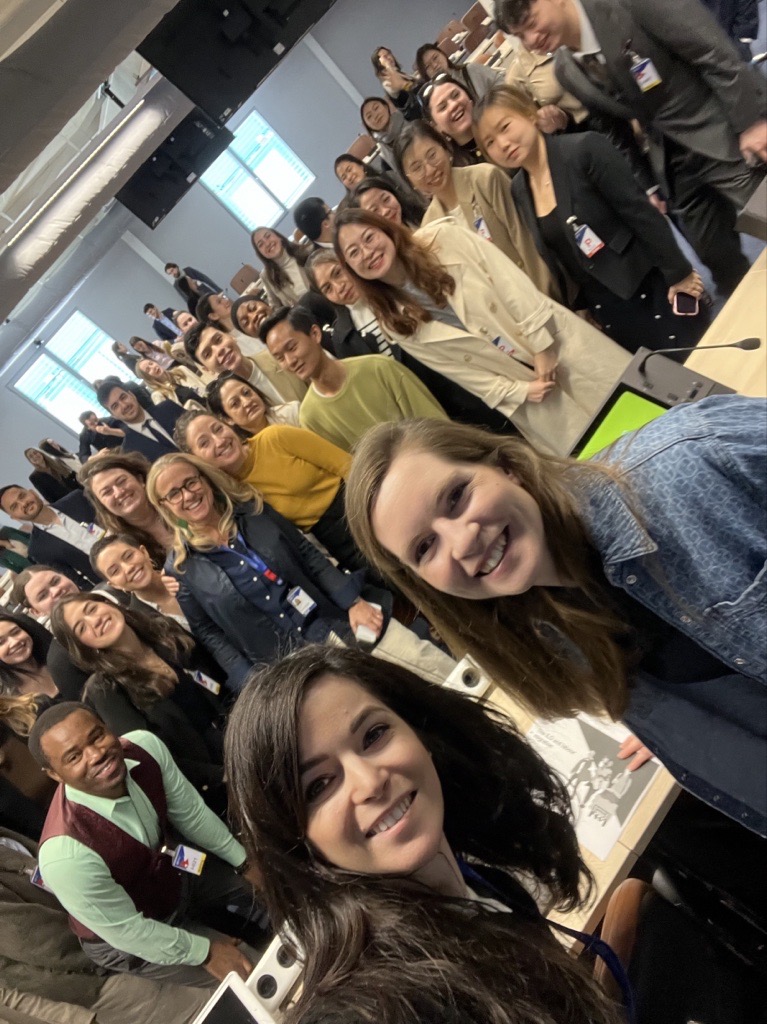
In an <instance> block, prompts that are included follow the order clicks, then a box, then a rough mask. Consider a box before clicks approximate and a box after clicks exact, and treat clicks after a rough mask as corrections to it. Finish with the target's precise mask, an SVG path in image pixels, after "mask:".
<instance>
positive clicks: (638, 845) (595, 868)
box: [488, 686, 679, 946]
mask: <svg viewBox="0 0 767 1024" xmlns="http://www.w3.org/2000/svg"><path fill="white" fill-rule="evenodd" d="M488 700H489V701H490V702H491V703H492V704H494V705H495V706H496V707H498V708H500V709H501V710H502V711H504V712H505V713H506V714H507V715H508V716H509V717H510V718H511V719H512V720H513V721H514V722H515V723H516V725H517V727H518V728H519V730H520V732H522V733H523V734H524V733H527V731H528V730H529V729H530V727H531V726H532V724H533V717H532V716H531V715H530V714H528V712H526V711H525V710H524V709H523V708H521V707H520V706H519V705H518V704H517V703H516V702H515V701H514V700H513V698H511V697H509V696H508V695H507V694H506V693H504V692H503V690H501V689H500V688H499V687H497V686H495V687H493V689H492V690H490V691H489V692H488ZM640 771H641V769H640ZM678 793H679V786H678V785H677V784H676V782H675V781H674V779H673V777H672V776H671V774H670V773H669V772H667V771H666V769H665V768H661V769H660V770H659V771H658V773H657V775H656V777H655V778H654V779H653V781H652V782H651V784H650V786H649V788H648V790H647V792H646V793H645V794H644V796H643V798H642V800H641V802H640V803H639V805H638V806H637V808H636V810H635V811H634V814H633V816H632V817H631V819H630V821H629V822H628V825H627V826H626V828H625V829H624V830H623V832H622V834H621V836H620V839H619V840H618V842H617V843H616V844H615V846H614V847H613V848H612V850H611V851H610V853H609V855H608V857H607V859H606V860H600V859H599V858H598V857H596V856H594V854H592V853H591V852H590V851H589V850H585V849H583V850H582V854H583V859H584V861H585V862H586V865H587V866H588V868H589V870H590V871H591V873H592V875H593V876H594V891H593V893H592V897H591V901H590V902H589V903H588V905H587V906H584V907H581V908H579V909H578V910H573V911H571V912H570V913H568V914H562V913H559V912H556V911H554V912H552V913H550V914H549V915H548V916H549V917H550V918H551V919H552V920H554V921H559V922H561V923H562V924H566V925H567V926H568V927H569V928H576V929H578V931H585V932H590V931H593V930H594V929H595V928H596V926H597V925H598V924H599V922H600V921H601V920H602V918H603V917H604V914H605V910H606V909H607V904H608V902H609V900H610V897H611V896H612V894H613V892H614V891H615V889H616V888H617V887H618V886H619V885H620V883H621V882H622V881H623V880H624V879H625V878H627V877H628V875H629V873H630V871H631V869H632V868H633V867H634V865H635V864H636V862H637V860H638V858H639V856H640V855H641V853H642V852H643V851H644V849H645V847H646V846H647V844H648V843H649V842H650V840H651V839H652V837H653V836H654V835H655V832H656V830H657V828H658V826H659V825H660V823H661V822H662V821H663V819H664V817H665V816H666V813H667V811H668V809H669V808H670V807H671V805H672V804H673V802H674V800H675V799H676V796H677V794H678ZM559 938H562V939H563V943H564V945H567V946H573V945H575V943H574V942H573V940H568V939H567V938H566V937H563V936H559Z"/></svg>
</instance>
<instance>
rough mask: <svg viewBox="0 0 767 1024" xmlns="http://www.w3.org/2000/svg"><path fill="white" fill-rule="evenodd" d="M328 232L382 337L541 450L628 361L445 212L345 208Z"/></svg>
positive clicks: (581, 418) (571, 430)
mask: <svg viewBox="0 0 767 1024" xmlns="http://www.w3.org/2000/svg"><path fill="white" fill-rule="evenodd" d="M335 241H336V253H337V254H338V256H339V258H340V260H341V262H342V264H343V265H344V266H345V267H347V269H348V270H349V272H350V273H351V275H352V277H353V279H354V280H355V282H356V283H357V286H358V288H359V290H360V293H361V295H362V297H363V299H364V300H365V301H366V302H367V303H368V305H369V306H370V307H371V309H372V310H373V312H374V314H375V316H376V319H377V320H378V322H379V324H380V325H381V327H382V328H383V330H384V331H385V332H386V334H387V336H388V337H389V340H390V341H395V342H397V343H398V344H399V345H400V347H401V348H402V349H404V350H405V351H406V352H410V353H412V355H413V356H414V357H415V358H416V359H419V360H420V361H421V362H422V363H425V364H426V365H427V366H429V367H430V368H431V369H433V370H436V371H437V372H438V373H441V374H443V375H444V376H445V377H447V378H449V379H450V380H452V381H454V382H455V383H456V384H458V385H460V386H461V387H463V388H465V389H466V390H467V391H470V392H471V393H472V394H473V395H475V396H476V397H477V398H479V399H481V400H482V401H483V402H484V403H485V404H486V405H487V406H488V407H489V408H490V409H493V410H495V411H496V412H498V413H500V414H502V415H504V416H506V417H507V418H508V419H510V420H511V422H512V423H513V424H514V426H515V427H516V428H517V430H518V431H519V432H520V433H521V434H522V435H523V436H524V437H526V438H527V440H528V441H530V443H531V444H533V445H536V446H538V447H540V448H541V449H542V450H545V451H552V452H556V453H558V454H565V453H567V452H568V451H569V450H570V448H571V447H572V445H573V444H574V443H575V441H576V439H577V438H578V437H580V435H581V433H582V432H583V430H584V429H585V428H586V425H587V424H588V422H589V421H590V419H591V417H592V416H593V415H594V413H595V412H596V411H597V409H598V408H599V407H600V406H601V404H602V402H603V401H604V400H605V399H606V398H607V396H608V394H610V392H611V391H612V389H613V387H614V385H615V382H616V380H617V379H618V378H619V377H620V375H621V373H622V372H623V370H624V369H625V367H626V366H627V365H628V362H629V355H628V353H627V352H624V351H623V349H621V348H619V347H618V346H617V345H616V344H615V343H614V342H612V341H610V339H609V338H606V337H605V336H604V335H602V334H600V332H599V331H597V330H596V329H595V328H594V327H592V326H591V325H590V324H588V323H586V322H585V321H584V320H581V319H580V318H579V317H577V316H576V315H575V314H574V313H571V312H570V310H568V309H565V308H564V306H560V305H559V304H558V303H556V302H554V301H553V300H552V299H550V298H548V296H546V295H544V294H543V293H542V292H539V291H538V290H537V289H536V287H535V285H534V284H533V283H532V281H531V280H530V278H529V277H527V275H526V274H525V273H524V272H523V271H522V270H521V269H520V268H519V267H517V266H516V265H515V264H514V263H513V262H512V261H511V260H509V259H507V257H506V256H504V254H503V253H502V252H501V251H500V249H498V248H497V247H496V246H494V245H492V244H491V243H490V242H488V241H486V240H485V239H483V238H480V237H479V236H478V235H477V234H475V232H473V231H470V230H469V229H468V228H465V227H462V226H460V225H459V224H458V223H457V222H456V221H455V220H453V219H452V218H444V219H443V220H440V221H435V222H434V223H433V224H429V225H427V226H426V227H424V228H419V229H418V231H416V232H410V231H408V230H407V228H405V227H403V226H402V225H398V224H393V223H392V222H391V221H387V220H384V219H383V218H381V217H376V216H375V214H372V213H367V212H365V211H364V210H344V211H343V212H342V213H339V214H338V216H337V217H336V223H335Z"/></svg>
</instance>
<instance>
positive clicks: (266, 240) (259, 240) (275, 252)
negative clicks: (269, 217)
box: [253, 228, 283, 260]
mask: <svg viewBox="0 0 767 1024" xmlns="http://www.w3.org/2000/svg"><path fill="white" fill-rule="evenodd" d="M253 244H254V245H255V247H256V250H257V251H258V253H259V255H261V256H263V257H264V258H265V259H267V260H276V259H277V258H278V257H279V256H280V255H281V254H282V250H283V244H282V239H281V238H280V236H279V235H277V234H275V232H274V231H270V230H269V228H261V229H260V230H259V231H256V233H255V234H254V235H253Z"/></svg>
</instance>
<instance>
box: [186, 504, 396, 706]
mask: <svg viewBox="0 0 767 1024" xmlns="http://www.w3.org/2000/svg"><path fill="white" fill-rule="evenodd" d="M235 524H236V526H237V529H238V530H239V531H240V533H241V534H242V536H243V537H244V539H245V541H246V543H247V544H248V545H249V547H251V548H252V549H253V550H254V551H257V552H258V553H259V555H260V556H261V557H262V558H263V559H264V561H265V562H266V563H267V565H269V566H271V567H272V568H273V569H274V571H275V572H278V573H279V574H280V575H281V576H282V577H283V578H284V579H286V580H289V581H290V582H291V584H293V585H295V586H299V587H303V589H304V590H305V591H306V592H307V593H308V594H309V595H310V596H311V597H312V598H313V599H314V600H315V601H316V602H317V615H318V616H321V617H323V618H326V619H335V620H338V621H339V626H338V630H337V631H338V632H339V633H341V634H343V633H344V631H346V633H347V634H348V635H347V636H345V637H344V639H348V640H350V641H351V637H352V634H351V630H349V628H348V622H347V623H346V624H344V623H343V621H342V620H344V619H346V611H345V610H346V609H348V608H349V607H350V606H351V605H352V604H353V602H354V601H355V600H356V598H357V597H359V596H361V595H362V594H364V595H366V596H367V595H369V599H370V600H371V601H375V602H376V603H378V604H380V605H381V606H382V608H383V611H384V617H385V620H386V617H387V616H388V614H390V612H391V604H392V602H391V595H390V594H388V592H387V591H385V590H380V589H379V588H376V587H370V586H365V585H364V580H363V575H362V573H354V574H353V575H350V574H348V573H345V572H342V571H341V570H340V569H337V568H336V567H335V565H333V563H332V562H331V561H330V560H329V559H328V558H326V557H325V556H324V555H323V554H322V553H321V552H320V551H319V550H318V549H317V548H316V547H315V546H314V545H313V544H312V543H311V542H310V541H309V540H307V539H306V537H304V535H303V534H302V533H301V531H300V530H298V529H297V528H296V527H295V526H294V525H293V524H292V523H290V522H288V520H287V519H285V518H283V516H281V515H279V513H277V512H275V511H274V509H273V508H270V506H269V505H264V510H263V512H261V513H254V512H253V506H252V505H251V504H246V505H240V506H238V507H237V508H236V510H235ZM166 569H167V571H168V572H171V573H173V574H174V575H175V576H176V578H177V579H178V581H179V583H180V589H179V592H178V602H179V604H180V605H181V607H182V608H183V610H184V614H185V615H186V617H187V619H188V620H189V626H190V628H191V630H192V634H193V636H194V637H195V638H196V639H197V640H199V641H201V642H202V643H203V644H205V646H206V647H207V648H208V650H209V651H210V652H211V654H212V655H213V656H214V657H215V659H216V661H217V662H218V663H219V665H220V666H221V667H222V668H223V669H224V671H225V672H226V673H227V677H228V683H229V685H230V686H231V687H232V689H233V690H235V691H236V690H240V689H242V686H243V683H244V682H245V678H246V677H247V675H248V673H249V672H250V670H251V668H252V667H253V665H255V664H258V663H259V662H269V661H273V660H274V658H275V657H277V656H278V655H279V653H280V652H281V651H282V650H283V649H284V648H285V646H286V635H285V634H284V633H283V632H282V631H281V630H279V629H278V628H277V627H276V626H275V625H274V624H273V622H272V620H271V619H270V618H269V617H268V616H267V615H264V614H263V613H262V612H261V611H259V609H258V608H256V607H255V606H254V605H253V604H252V603H251V602H250V601H248V600H247V598H245V597H243V596H242V594H240V593H239V591H238V590H236V589H235V587H234V586H233V584H232V583H231V581H230V579H229V577H228V576H227V575H226V573H225V572H224V570H223V569H222V568H221V567H220V566H219V565H217V564H216V563H215V562H214V561H213V560H212V559H211V558H209V557H208V555H207V554H206V553H205V552H204V551H197V550H190V551H189V552H188V557H187V559H186V561H185V562H184V563H183V565H182V566H181V567H180V569H179V570H178V571H177V572H176V571H174V569H173V565H172V558H171V560H170V561H169V563H168V565H167V566H166Z"/></svg>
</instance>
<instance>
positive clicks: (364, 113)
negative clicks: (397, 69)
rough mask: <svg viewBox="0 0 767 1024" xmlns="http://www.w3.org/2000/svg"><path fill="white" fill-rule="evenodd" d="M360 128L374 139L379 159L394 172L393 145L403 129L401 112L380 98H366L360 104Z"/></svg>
mask: <svg viewBox="0 0 767 1024" xmlns="http://www.w3.org/2000/svg"><path fill="white" fill-rule="evenodd" d="M360 119H361V121H362V126H363V127H364V129H365V131H366V132H368V134H369V135H371V136H372V138H373V139H375V142H376V145H377V146H378V151H379V153H380V155H381V159H382V160H383V162H384V164H385V165H386V167H387V168H388V169H389V170H394V168H395V166H396V164H395V161H394V143H395V142H396V141H397V136H398V135H399V133H400V132H401V131H402V129H403V128H404V127H405V124H406V121H405V118H404V115H403V114H402V112H401V111H399V110H395V109H392V106H391V104H390V103H389V101H388V100H385V99H382V98H381V97H380V96H366V97H365V99H364V100H363V101H362V103H361V104H360Z"/></svg>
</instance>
